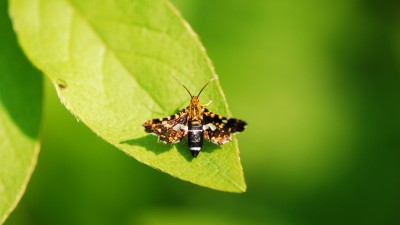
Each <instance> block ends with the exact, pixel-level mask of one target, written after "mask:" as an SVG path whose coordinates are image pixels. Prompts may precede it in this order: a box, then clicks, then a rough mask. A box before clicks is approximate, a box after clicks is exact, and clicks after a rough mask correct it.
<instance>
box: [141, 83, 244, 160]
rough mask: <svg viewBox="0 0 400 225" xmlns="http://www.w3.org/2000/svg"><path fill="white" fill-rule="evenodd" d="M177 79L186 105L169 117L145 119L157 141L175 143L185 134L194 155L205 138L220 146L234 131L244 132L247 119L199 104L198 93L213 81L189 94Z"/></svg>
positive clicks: (198, 151)
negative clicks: (231, 115)
mask: <svg viewBox="0 0 400 225" xmlns="http://www.w3.org/2000/svg"><path fill="white" fill-rule="evenodd" d="M177 81H178V82H179V83H180V84H181V85H182V86H183V88H185V89H186V91H187V92H188V93H189V95H190V98H191V100H190V103H189V106H188V107H186V108H184V109H182V110H181V111H180V112H178V113H176V114H174V115H172V116H168V117H165V118H159V119H152V120H148V121H146V122H144V123H143V127H144V130H145V131H146V132H147V133H151V134H154V135H156V136H158V140H159V141H162V142H164V143H165V144H175V143H178V142H180V141H182V140H183V138H185V137H186V136H187V137H188V144H189V149H190V152H191V154H192V156H193V157H194V158H196V157H197V155H198V154H199V153H200V150H201V148H202V146H203V140H204V139H206V140H208V141H211V142H212V143H214V144H217V145H222V144H225V143H227V142H229V141H230V140H231V135H232V134H233V133H236V132H242V131H244V129H245V126H246V122H244V121H242V120H238V119H234V118H226V117H223V116H219V115H217V114H215V113H212V112H210V111H208V109H207V108H206V106H204V105H201V104H200V101H199V97H200V94H201V92H202V91H203V90H204V88H205V87H206V86H207V85H208V84H209V83H210V82H211V81H212V80H210V81H209V82H208V83H206V84H205V85H204V86H203V88H202V89H201V90H200V92H199V94H198V95H192V94H191V93H190V91H189V89H188V88H187V87H186V86H185V85H183V84H182V83H181V82H180V81H179V80H177Z"/></svg>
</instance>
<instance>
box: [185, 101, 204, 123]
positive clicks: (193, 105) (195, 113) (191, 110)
mask: <svg viewBox="0 0 400 225" xmlns="http://www.w3.org/2000/svg"><path fill="white" fill-rule="evenodd" d="M203 111H204V108H203V107H202V106H201V104H200V102H199V98H198V97H197V96H193V97H192V99H191V100H190V104H189V106H188V119H189V120H202V119H203Z"/></svg>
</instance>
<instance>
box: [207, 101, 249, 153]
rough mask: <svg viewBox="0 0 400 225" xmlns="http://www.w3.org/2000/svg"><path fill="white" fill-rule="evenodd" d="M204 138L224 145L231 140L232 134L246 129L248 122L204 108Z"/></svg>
mask: <svg viewBox="0 0 400 225" xmlns="http://www.w3.org/2000/svg"><path fill="white" fill-rule="evenodd" d="M203 121H204V126H205V130H204V138H205V139H206V140H209V141H211V142H213V143H214V144H218V145H222V144H225V143H226V142H229V141H230V140H231V134H233V133H236V132H242V131H244V128H245V126H246V122H244V121H242V120H238V119H234V118H230V119H229V118H226V117H222V116H219V115H217V114H215V113H212V112H210V111H208V110H207V109H204V113H203Z"/></svg>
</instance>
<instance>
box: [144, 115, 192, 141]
mask: <svg viewBox="0 0 400 225" xmlns="http://www.w3.org/2000/svg"><path fill="white" fill-rule="evenodd" d="M187 116H188V115H187V112H186V109H183V110H182V111H180V112H179V113H177V114H175V115H172V116H169V117H165V118H159V119H153V120H148V121H146V122H144V123H143V126H144V129H145V131H146V132H147V133H151V134H154V135H157V136H158V140H159V141H162V142H164V143H166V144H173V143H177V142H180V141H181V140H182V139H183V138H184V137H185V136H186V135H187V129H186V130H185V127H186V128H187Z"/></svg>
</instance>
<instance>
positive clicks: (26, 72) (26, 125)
mask: <svg viewBox="0 0 400 225" xmlns="http://www.w3.org/2000/svg"><path fill="white" fill-rule="evenodd" d="M6 9H7V1H1V2H0V30H1V32H0V100H1V104H3V106H4V108H5V109H6V110H7V111H8V114H9V115H10V116H11V117H12V119H13V120H14V122H15V123H16V124H17V125H18V127H20V129H21V130H22V131H23V132H24V133H25V134H26V135H28V136H30V137H32V138H37V137H38V131H39V126H40V120H37V118H41V117H42V114H41V113H42V105H41V104H42V98H43V90H42V89H43V88H42V86H43V85H42V82H43V81H42V76H41V75H40V73H39V71H37V70H35V69H34V68H33V66H32V64H30V63H29V61H28V60H27V59H26V57H25V56H24V53H23V52H22V50H21V48H20V47H19V45H18V43H17V39H16V36H15V34H14V33H13V32H11V31H12V27H11V21H10V19H9V17H8V15H7V10H6Z"/></svg>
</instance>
